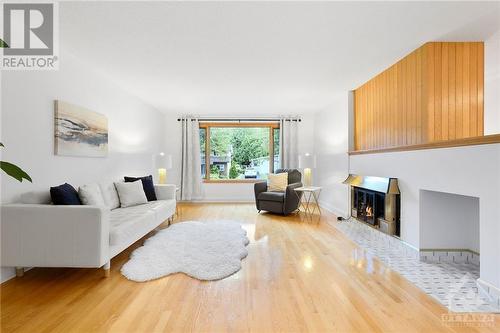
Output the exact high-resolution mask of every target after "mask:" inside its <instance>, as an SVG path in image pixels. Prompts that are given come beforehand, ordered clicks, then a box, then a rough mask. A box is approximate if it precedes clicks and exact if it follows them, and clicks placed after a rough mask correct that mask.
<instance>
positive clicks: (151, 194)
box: [124, 175, 156, 201]
mask: <svg viewBox="0 0 500 333" xmlns="http://www.w3.org/2000/svg"><path fill="white" fill-rule="evenodd" d="M124 179H125V182H126V183H131V182H135V181H138V180H140V181H141V183H142V188H143V189H144V193H146V198H148V201H155V200H156V192H155V186H154V184H153V176H151V175H149V176H145V177H124Z"/></svg>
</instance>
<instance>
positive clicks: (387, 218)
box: [344, 174, 401, 237]
mask: <svg viewBox="0 0 500 333" xmlns="http://www.w3.org/2000/svg"><path fill="white" fill-rule="evenodd" d="M344 184H348V185H350V186H351V215H352V217H354V218H356V219H357V220H359V221H361V222H364V223H367V224H369V225H371V226H373V227H375V228H378V229H379V230H380V231H382V232H384V233H387V234H389V235H394V236H398V237H399V236H400V220H399V217H400V210H401V205H400V191H399V186H398V180H397V179H396V178H382V177H369V176H359V175H352V174H351V175H349V177H347V179H346V180H345V181H344Z"/></svg>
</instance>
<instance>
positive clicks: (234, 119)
mask: <svg viewBox="0 0 500 333" xmlns="http://www.w3.org/2000/svg"><path fill="white" fill-rule="evenodd" d="M184 120H186V119H182V118H177V121H184ZM195 120H198V121H214V122H215V121H228V122H231V121H232V122H238V123H241V122H258V121H264V122H272V121H274V122H278V121H280V119H279V118H267V119H266V118H194V119H191V121H195ZM285 121H298V122H301V121H302V119H300V118H297V119H291V118H290V119H285Z"/></svg>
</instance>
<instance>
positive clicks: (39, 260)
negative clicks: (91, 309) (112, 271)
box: [0, 185, 176, 276]
mask: <svg viewBox="0 0 500 333" xmlns="http://www.w3.org/2000/svg"><path fill="white" fill-rule="evenodd" d="M155 192H156V196H157V198H158V200H157V201H150V202H148V203H147V204H143V205H138V206H133V207H127V208H116V209H112V210H110V209H108V208H104V207H98V206H86V205H81V206H76V205H75V206H62V205H61V206H59V205H52V204H50V202H48V203H47V202H46V203H28V204H27V203H20V204H7V205H2V206H1V220H0V223H1V251H2V252H1V265H2V266H4V267H16V273H17V275H22V273H23V268H24V267H96V268H97V267H103V268H104V271H105V275H106V276H108V275H109V268H110V261H111V258H113V257H114V256H116V255H117V254H119V253H120V252H122V251H123V250H124V249H126V248H127V247H129V246H130V245H132V244H133V243H135V242H136V241H137V240H139V239H140V238H141V237H143V236H144V235H146V234H147V233H149V232H150V231H152V230H153V229H155V228H156V227H157V226H159V225H160V224H161V223H163V222H165V221H167V220H168V221H170V220H171V219H172V218H173V216H174V214H175V209H176V200H175V194H176V191H175V185H155ZM45 196H47V194H46V195H45ZM31 197H38V198H40V196H39V195H38V196H36V195H33V196H31ZM42 197H43V196H42ZM34 201H43V199H35V200H33V199H30V200H25V202H34Z"/></svg>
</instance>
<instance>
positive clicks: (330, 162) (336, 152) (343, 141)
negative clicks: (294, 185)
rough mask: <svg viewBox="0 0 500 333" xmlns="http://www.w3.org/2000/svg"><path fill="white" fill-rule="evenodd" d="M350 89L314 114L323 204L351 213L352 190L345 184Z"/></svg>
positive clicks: (316, 180) (343, 213)
mask: <svg viewBox="0 0 500 333" xmlns="http://www.w3.org/2000/svg"><path fill="white" fill-rule="evenodd" d="M347 109H348V93H346V94H343V95H340V96H338V97H337V98H335V100H334V101H333V103H332V104H331V105H330V106H329V107H328V108H327V109H326V110H324V111H322V112H319V113H317V114H316V115H315V118H314V153H315V155H316V161H317V168H316V170H313V175H314V180H313V182H314V184H317V185H320V186H322V187H323V190H322V192H321V196H320V204H321V206H323V207H324V208H327V209H329V210H331V211H333V212H334V213H336V214H338V215H341V216H344V217H345V216H348V215H349V200H350V197H349V190H348V187H347V186H346V185H344V184H342V181H343V180H344V179H346V177H347V174H348V163H349V159H348V155H347V151H348V147H349V142H348V141H349V139H348V138H349V135H348V130H349V119H348V112H347Z"/></svg>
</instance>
